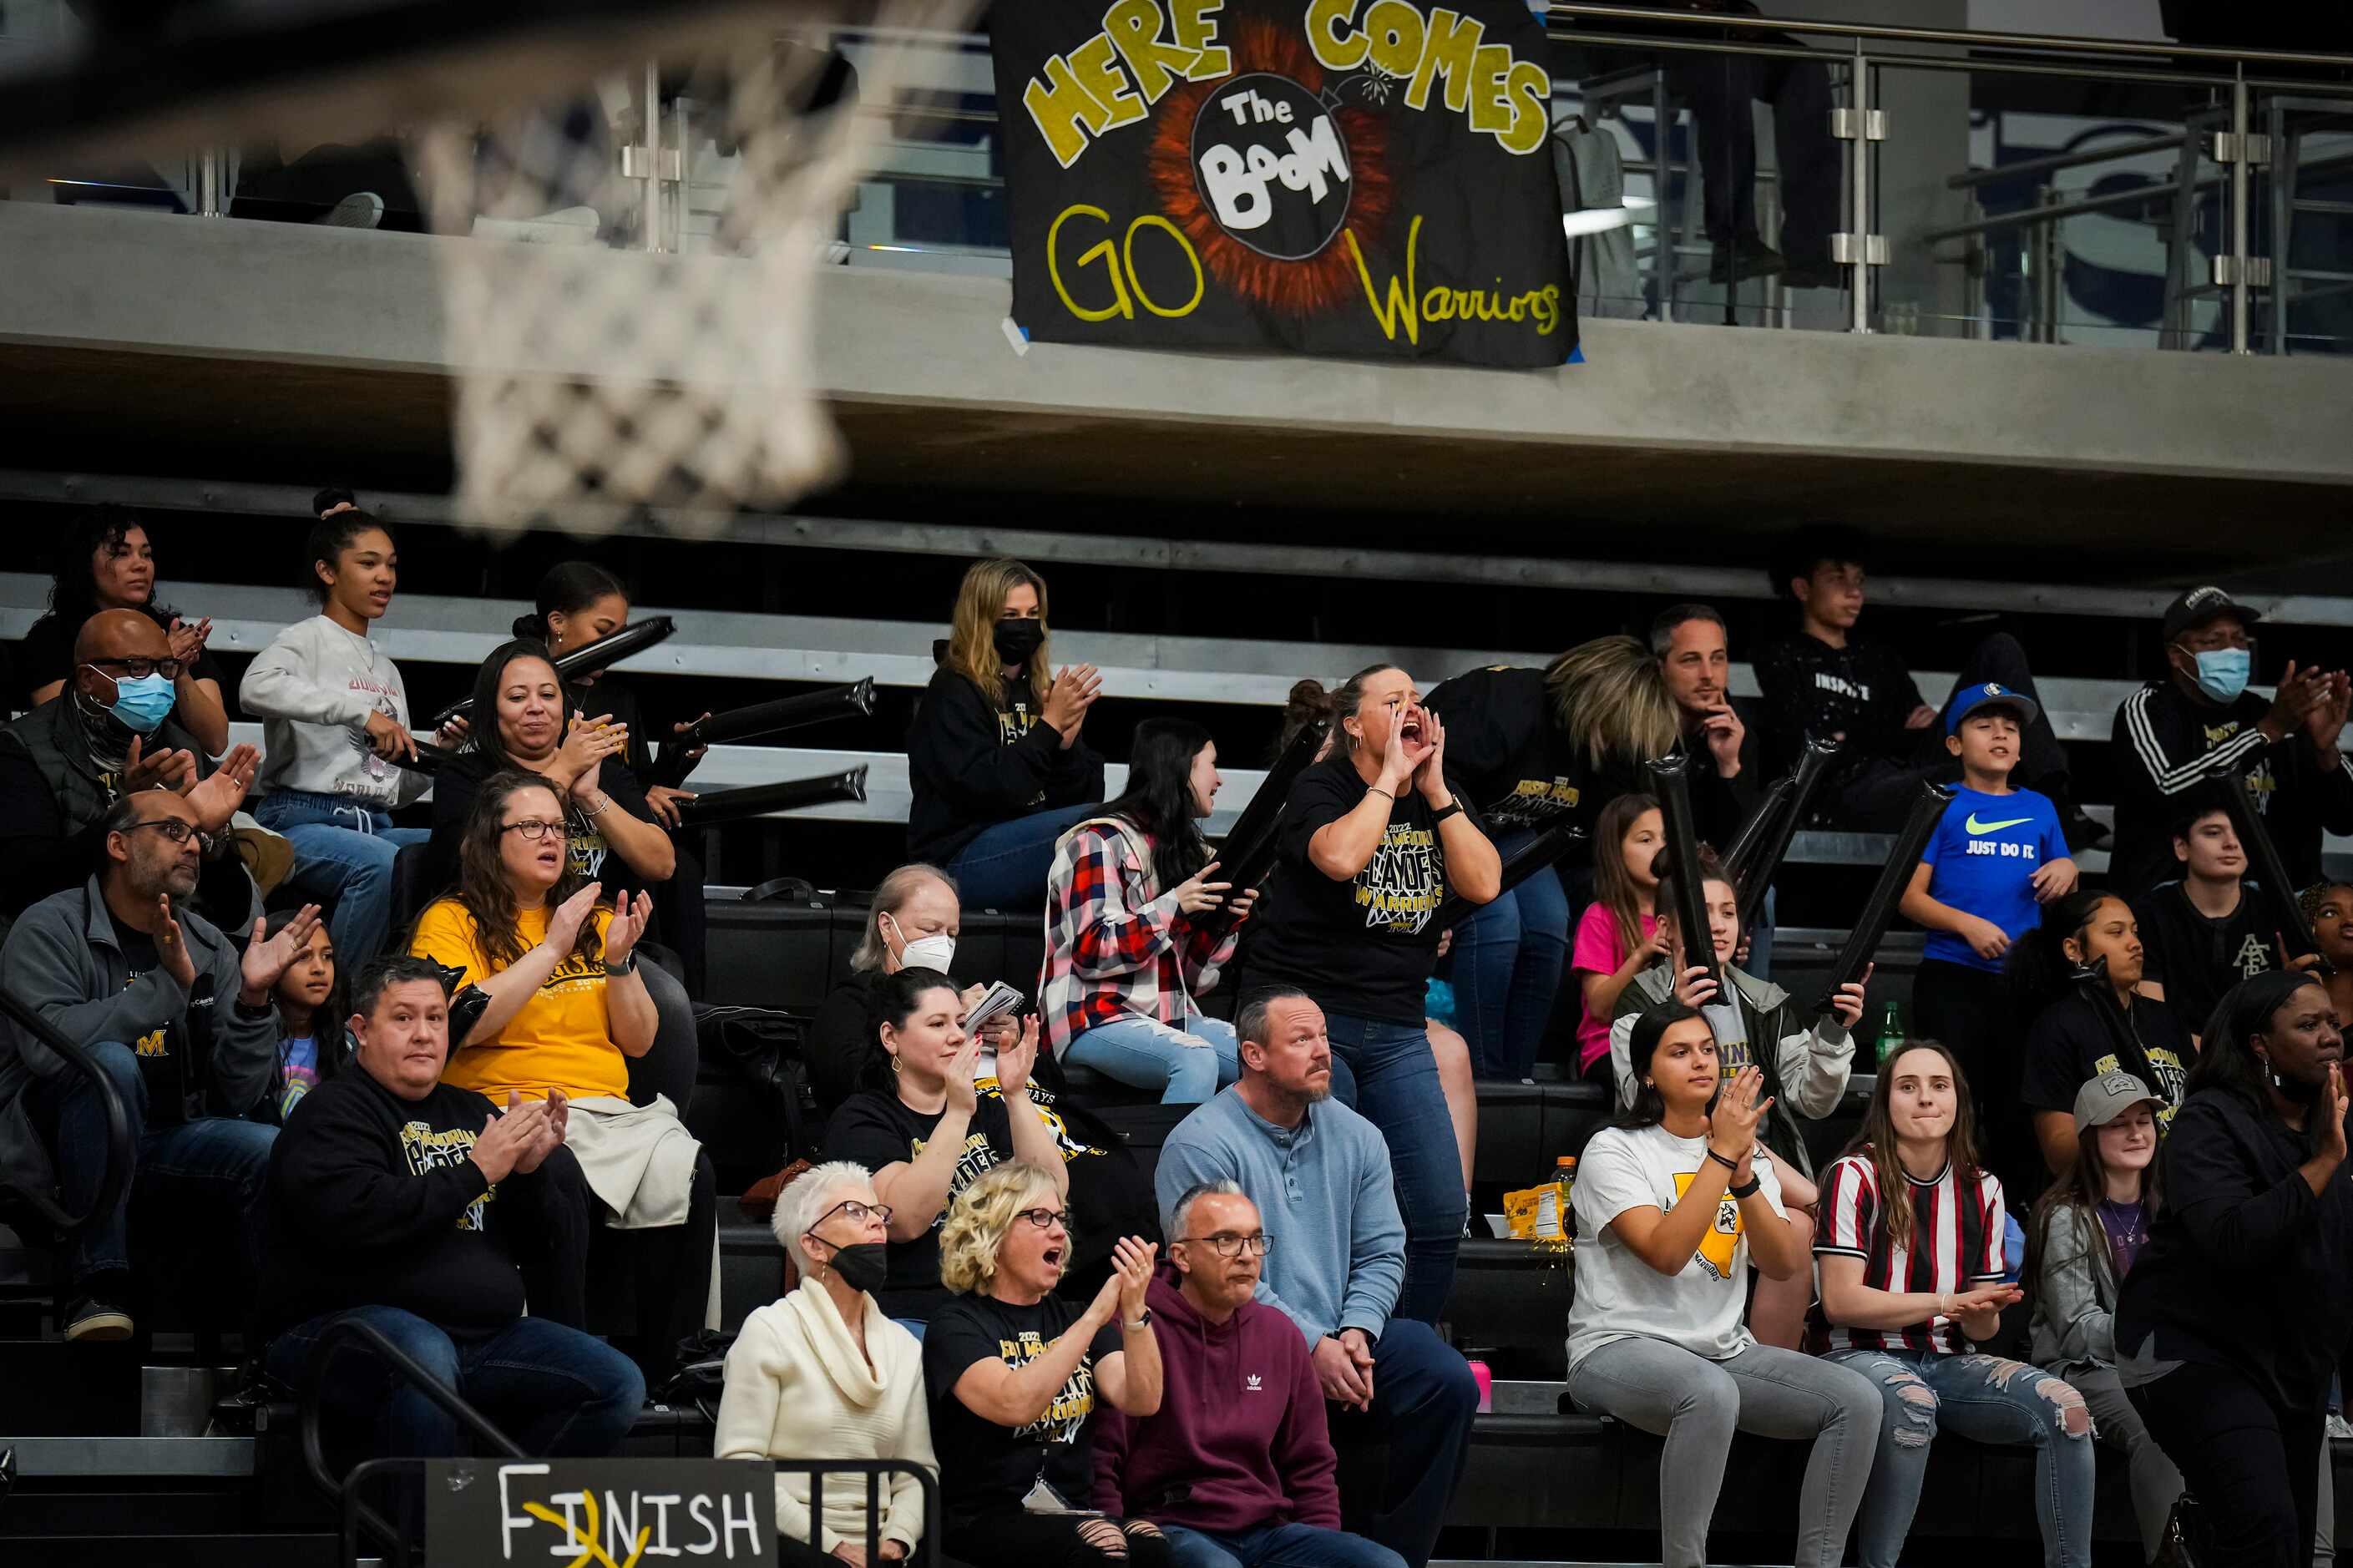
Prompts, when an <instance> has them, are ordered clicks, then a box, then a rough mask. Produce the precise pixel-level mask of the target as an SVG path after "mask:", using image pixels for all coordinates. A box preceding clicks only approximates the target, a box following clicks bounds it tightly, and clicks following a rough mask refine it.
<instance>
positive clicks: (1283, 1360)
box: [1094, 1182, 1403, 1568]
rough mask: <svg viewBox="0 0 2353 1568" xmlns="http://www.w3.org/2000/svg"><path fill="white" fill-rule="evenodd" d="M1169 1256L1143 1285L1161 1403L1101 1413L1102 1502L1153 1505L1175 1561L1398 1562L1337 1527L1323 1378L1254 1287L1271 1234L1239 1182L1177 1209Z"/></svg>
mask: <svg viewBox="0 0 2353 1568" xmlns="http://www.w3.org/2000/svg"><path fill="white" fill-rule="evenodd" d="M1169 1224H1170V1226H1171V1229H1170V1230H1169V1232H1168V1235H1169V1242H1168V1266H1167V1267H1166V1268H1163V1269H1162V1270H1161V1271H1160V1272H1158V1273H1157V1274H1155V1275H1154V1276H1153V1279H1152V1286H1151V1289H1149V1290H1148V1291H1146V1292H1145V1302H1146V1304H1148V1305H1149V1306H1150V1308H1151V1309H1152V1321H1153V1323H1154V1325H1155V1327H1154V1329H1153V1332H1154V1334H1155V1336H1156V1337H1157V1338H1158V1340H1159V1342H1160V1376H1161V1390H1162V1392H1161V1398H1160V1409H1159V1411H1158V1413H1157V1414H1155V1415H1144V1416H1136V1415H1123V1414H1121V1413H1120V1412H1119V1411H1117V1410H1110V1411H1104V1412H1102V1413H1100V1414H1099V1415H1097V1416H1096V1429H1095V1495H1094V1503H1095V1506H1096V1507H1097V1508H1099V1509H1102V1510H1103V1511H1104V1512H1105V1513H1108V1514H1111V1515H1113V1516H1114V1517H1116V1518H1123V1519H1148V1520H1150V1521H1152V1522H1153V1523H1155V1524H1156V1525H1158V1526H1160V1528H1161V1531H1162V1532H1163V1533H1164V1534H1166V1536H1167V1537H1168V1553H1169V1557H1170V1559H1171V1560H1172V1561H1173V1562H1174V1563H1175V1564H1176V1568H1262V1565H1264V1568H1273V1565H1274V1564H1281V1565H1282V1568H1403V1561H1402V1560H1401V1559H1400V1558H1399V1557H1398V1554H1397V1553H1396V1552H1392V1551H1390V1550H1389V1549H1388V1547H1386V1546H1382V1545H1379V1544H1377V1543H1376V1542H1370V1541H1367V1540H1366V1539H1365V1538H1364V1537H1363V1536H1361V1535H1350V1534H1348V1533H1347V1532H1346V1531H1343V1530H1342V1529H1341V1528H1340V1490H1339V1488H1338V1486H1337V1485H1336V1484H1335V1480H1334V1474H1335V1470H1336V1468H1337V1464H1336V1461H1335V1458H1334V1457H1333V1453H1332V1437H1331V1433H1330V1430H1329V1427H1328V1426H1327V1424H1326V1421H1325V1416H1324V1397H1323V1394H1324V1390H1323V1387H1322V1385H1321V1384H1319V1383H1318V1382H1317V1381H1316V1376H1315V1363H1314V1359H1313V1358H1312V1357H1311V1356H1310V1355H1309V1354H1308V1352H1307V1348H1306V1346H1305V1345H1304V1344H1303V1342H1301V1340H1300V1337H1299V1331H1298V1330H1297V1329H1295V1328H1293V1327H1292V1324H1291V1320H1290V1319H1288V1318H1286V1317H1284V1316H1283V1315H1282V1312H1280V1311H1279V1310H1276V1309H1274V1308H1272V1307H1270V1306H1268V1305H1266V1304H1265V1303H1263V1302H1261V1301H1257V1300H1252V1299H1251V1298H1252V1297H1253V1296H1254V1295H1255V1294H1256V1292H1257V1290H1258V1283H1259V1276H1260V1273H1261V1269H1262V1268H1264V1263H1265V1258H1266V1253H1267V1248H1268V1247H1269V1246H1270V1242H1269V1239H1268V1237H1267V1234H1266V1227H1265V1226H1262V1225H1261V1224H1260V1223H1259V1214H1258V1205H1256V1204H1253V1203H1251V1202H1250V1199H1249V1198H1248V1197H1247V1196H1245V1195H1244V1194H1243V1193H1242V1190H1241V1187H1240V1185H1239V1184H1236V1183H1233V1182H1216V1183H1209V1184H1204V1185H1201V1186H1197V1187H1194V1188H1192V1189H1190V1190H1189V1191H1187V1192H1186V1193H1185V1194H1183V1195H1181V1196H1179V1197H1178V1198H1177V1200H1176V1208H1175V1209H1174V1210H1173V1211H1172V1213H1171V1214H1170V1216H1169Z"/></svg>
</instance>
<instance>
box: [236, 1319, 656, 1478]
mask: <svg viewBox="0 0 2353 1568" xmlns="http://www.w3.org/2000/svg"><path fill="white" fill-rule="evenodd" d="M344 1318H356V1319H358V1320H359V1321H362V1322H364V1323H366V1324H367V1325H368V1326H369V1327H371V1328H373V1329H375V1330H376V1331H378V1332H379V1333H381V1334H383V1335H384V1337H385V1338H386V1339H388V1340H390V1341H391V1342H393V1343H394V1344H395V1345H396V1346H397V1347H398V1348H400V1349H401V1350H403V1351H405V1352H407V1353H408V1355H409V1357H410V1358H411V1359H413V1360H414V1361H416V1362H417V1363H418V1364H419V1365H421V1366H423V1367H424V1368H425V1369H426V1370H427V1372H430V1373H432V1374H433V1375H434V1376H436V1377H438V1378H439V1379H440V1380H441V1381H442V1382H443V1383H444V1384H448V1386H449V1387H450V1388H452V1389H454V1390H456V1391H457V1393H458V1394H459V1396H460V1397H461V1398H463V1399H464V1400H465V1401H466V1403H467V1404H469V1405H472V1406H473V1407H474V1408H475V1409H477V1410H479V1411H480V1412H481V1413H482V1414H483V1415H486V1416H488V1417H489V1418H490V1421H491V1425H492V1426H496V1427H498V1428H499V1430H501V1431H502V1432H504V1433H505V1434H506V1435H507V1436H510V1437H512V1438H513V1439H514V1440H515V1441H516V1442H517V1443H518V1444H520V1445H522V1448H523V1450H524V1452H526V1453H530V1454H534V1455H541V1456H546V1457H550V1458H564V1457H586V1458H597V1457H600V1456H602V1455H606V1454H610V1453H611V1452H612V1451H613V1450H614V1449H616V1448H617V1447H620V1446H621V1439H622V1438H624V1437H626V1436H628V1433H629V1428H630V1427H631V1426H635V1425H636V1424H637V1419H638V1411H639V1410H640V1409H642V1408H643V1407H644V1405H645V1403H646V1382H645V1378H644V1377H643V1376H642V1375H640V1374H639V1373H638V1368H637V1364H636V1363H634V1362H632V1361H630V1360H629V1358H628V1356H625V1355H623V1354H622V1353H621V1352H618V1351H617V1350H615V1349H613V1348H612V1347H611V1346H610V1345H608V1344H607V1343H605V1342H604V1341H602V1340H598V1339H593V1338H591V1337H590V1336H588V1335H586V1334H584V1333H582V1332H581V1331H579V1330H577V1329H567V1328H565V1326H564V1325H563V1324H561V1323H551V1322H549V1321H547V1320H546V1319H544V1318H517V1319H516V1320H515V1321H513V1322H512V1323H509V1324H508V1325H507V1326H506V1327H504V1328H502V1329H500V1330H499V1331H496V1332H495V1333H491V1334H490V1335H487V1336H485V1337H483V1338H480V1339H473V1338H469V1339H462V1340H460V1339H453V1338H451V1337H450V1335H449V1333H448V1331H447V1330H445V1329H443V1328H441V1327H440V1326H439V1325H438V1324H435V1323H429V1322H427V1321H425V1320H424V1319H423V1318H420V1317H418V1316H417V1314H416V1313H414V1312H410V1311H405V1310H402V1309H401V1308H398V1307H353V1308H352V1309H351V1310H348V1311H343V1312H330V1313H328V1314H327V1315H326V1316H324V1317H321V1318H312V1319H311V1321H309V1322H306V1323H301V1324H299V1325H297V1326H296V1327H294V1328H291V1329H289V1330H287V1331H285V1332H284V1333H282V1334H280V1335H279V1336H278V1337H277V1338H276V1339H274V1340H272V1341H270V1342H269V1352H268V1353H267V1357H266V1361H265V1364H266V1365H267V1367H268V1369H269V1375H270V1376H272V1377H274V1378H276V1379H278V1380H279V1381H280V1383H283V1384H286V1385H287V1386H288V1387H290V1388H295V1387H300V1386H301V1380H302V1376H303V1369H304V1368H305V1367H307V1366H308V1365H309V1364H310V1361H311V1347H312V1346H313V1345H315V1344H316V1343H317V1342H318V1339H319V1336H320V1335H321V1334H322V1333H323V1332H325V1331H326V1329H327V1326H328V1325H329V1324H331V1323H333V1322H336V1321H340V1320H342V1319H344ZM332 1358H333V1359H332V1360H331V1361H330V1362H329V1363H328V1366H327V1376H326V1381H325V1398H324V1400H323V1402H322V1408H323V1409H324V1410H325V1411H326V1413H327V1414H328V1415H329V1416H330V1418H331V1419H333V1420H335V1421H336V1422H337V1423H338V1425H339V1426H341V1427H342V1429H343V1431H345V1432H348V1431H349V1430H350V1425H351V1424H358V1423H361V1422H366V1423H370V1424H372V1434H371V1442H370V1451H371V1452H372V1453H374V1454H375V1455H378V1456H399V1457H402V1458H427V1459H434V1458H451V1457H454V1456H457V1455H459V1454H462V1453H464V1452H465V1451H466V1450H465V1449H464V1447H461V1446H460V1445H461V1443H462V1441H463V1439H462V1437H461V1436H460V1432H459V1426H458V1423H457V1421H456V1420H455V1419H453V1418H452V1417H451V1416H450V1415H448V1413H446V1412H445V1411H443V1410H442V1408H441V1407H440V1406H439V1405H436V1404H434V1403H433V1402H432V1401H431V1400H430V1399H427V1397H426V1396H425V1395H424V1394H419V1393H418V1392H417V1388H416V1385H415V1384H411V1383H410V1382H409V1381H408V1379H406V1377H403V1376H402V1375H400V1374H399V1373H396V1372H394V1371H393V1370H392V1369H391V1368H390V1367H388V1366H386V1365H385V1363H382V1362H380V1361H378V1360H377V1359H376V1357H375V1353H374V1352H373V1351H371V1350H369V1349H368V1348H366V1347H364V1346H363V1345H361V1344H359V1343H357V1342H353V1341H350V1340H346V1341H344V1342H343V1344H342V1345H341V1346H340V1347H339V1348H337V1349H336V1350H335V1351H334V1352H332Z"/></svg>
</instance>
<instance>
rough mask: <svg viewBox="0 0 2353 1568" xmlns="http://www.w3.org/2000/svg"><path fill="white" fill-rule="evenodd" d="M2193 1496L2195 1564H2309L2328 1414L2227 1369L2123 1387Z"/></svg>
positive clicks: (2195, 1366)
mask: <svg viewBox="0 0 2353 1568" xmlns="http://www.w3.org/2000/svg"><path fill="white" fill-rule="evenodd" d="M2127 1393H2128V1394H2129V1396H2130V1398H2131V1400H2132V1403H2133V1408H2134V1409H2136V1410H2138V1411H2139V1412H2140V1415H2141V1419H2142V1420H2143V1421H2145V1422H2147V1424H2148V1430H2149V1435H2150V1436H2153V1437H2155V1438H2156V1439H2157V1443H2158V1447H2161V1448H2163V1449H2164V1450H2165V1457H2166V1458H2168V1459H2171V1460H2172V1461H2173V1463H2174V1467H2175V1468H2177V1469H2179V1471H2180V1472H2181V1479H2182V1480H2183V1482H2184V1483H2185V1484H2186V1485H2187V1486H2188V1488H2189V1495H2190V1496H2191V1497H2193V1498H2196V1499H2197V1500H2198V1509H2199V1513H2200V1518H2201V1520H2202V1521H2203V1524H2204V1534H2205V1537H2206V1539H2205V1540H2203V1541H2200V1542H2192V1549H2193V1550H2194V1551H2195V1552H2197V1554H2198V1568H2306V1564H2309V1563H2311V1561H2312V1533H2313V1514H2314V1511H2315V1510H2316V1508H2317V1507H2318V1503H2319V1478H2320V1445H2321V1441H2322V1436H2323V1434H2324V1433H2325V1432H2326V1430H2327V1414H2326V1412H2324V1411H2322V1410H2320V1409H2319V1408H2318V1407H2315V1408H2314V1409H2312V1410H2309V1411H2292V1410H2285V1409H2283V1408H2281V1407H2280V1406H2278V1405H2274V1404H2273V1403H2272V1402H2271V1401H2270V1400H2268V1399H2266V1398H2264V1397H2263V1394H2261V1393H2259V1392H2257V1390H2256V1388H2255V1386H2254V1384H2252V1383H2250V1382H2249V1381H2248V1380H2247V1378H2246V1377H2245V1376H2244V1375H2243V1374H2242V1373H2238V1372H2235V1371H2232V1369H2230V1368H2228V1367H2220V1366H2206V1365H2201V1364H2200V1363H2196V1362H2184V1363H2181V1364H2180V1365H2179V1366H2178V1367H2176V1368H2174V1369H2173V1370H2172V1371H2171V1372H2168V1373H2166V1374H2165V1375H2164V1376H2162V1377H2160V1378H2158V1379H2157V1381H2155V1382H2154V1383H2149V1384H2143V1385H2142V1386H2141V1387H2138V1388H2135V1389H2130V1390H2128V1391H2127Z"/></svg>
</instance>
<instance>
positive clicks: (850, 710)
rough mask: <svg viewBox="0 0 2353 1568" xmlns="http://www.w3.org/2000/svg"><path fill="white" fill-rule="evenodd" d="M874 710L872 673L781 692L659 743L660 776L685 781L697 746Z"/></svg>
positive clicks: (707, 719) (749, 738)
mask: <svg viewBox="0 0 2353 1568" xmlns="http://www.w3.org/2000/svg"><path fill="white" fill-rule="evenodd" d="M873 715H874V678H873V677H872V676H871V675H870V676H867V677H865V678H864V679H859V680H853V681H851V682H850V683H849V685H847V686H828V687H827V688H826V689H823V690H822V691H807V692H803V693H802V694H801V695H800V696H798V697H779V698H777V699H776V700H775V701H774V702H754V703H753V704H752V705H751V706H750V707H749V708H730V709H729V710H727V711H726V712H724V713H712V714H710V715H708V716H707V717H704V718H702V719H698V720H696V721H694V722H693V723H691V724H689V725H688V726H687V727H686V728H685V729H684V730H682V731H679V732H678V733H677V734H676V735H674V736H671V737H670V738H669V739H667V740H665V741H664V742H662V753H661V754H662V763H661V767H662V776H663V777H664V778H665V779H667V780H668V781H669V782H670V787H671V788H673V789H675V788H676V787H678V786H679V785H680V784H684V783H685V782H686V775H687V773H689V772H690V771H691V769H692V768H693V766H694V758H693V756H692V755H691V753H692V752H693V751H694V749H695V748H696V747H698V746H715V745H718V744H720V743H721V742H726V741H752V740H757V739H759V738H760V737H761V736H764V735H777V734H782V733H783V732H784V731H787V730H798V729H801V728H804V727H805V726H807V725H810V724H822V723H824V722H825V721H827V720H828V719H848V718H851V717H857V718H868V719H871V718H872V717H873Z"/></svg>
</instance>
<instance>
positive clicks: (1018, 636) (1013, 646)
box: [997, 616, 1046, 668]
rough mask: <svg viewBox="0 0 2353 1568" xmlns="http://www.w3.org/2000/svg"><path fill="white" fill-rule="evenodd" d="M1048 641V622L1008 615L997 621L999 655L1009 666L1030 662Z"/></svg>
mask: <svg viewBox="0 0 2353 1568" xmlns="http://www.w3.org/2000/svg"><path fill="white" fill-rule="evenodd" d="M1045 641H1046V623H1045V622H1043V621H1030V620H1023V619H1020V618H1018V617H1017V616H1006V617H1005V618H1004V619H1003V620H1001V621H999V622H997V658H1001V659H1003V660H1004V661H1005V663H1006V667H1007V668H1012V667H1014V666H1016V665H1022V664H1028V663H1029V656H1030V655H1031V654H1033V653H1036V652H1037V651H1038V649H1039V647H1041V646H1043V644H1044V643H1045Z"/></svg>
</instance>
